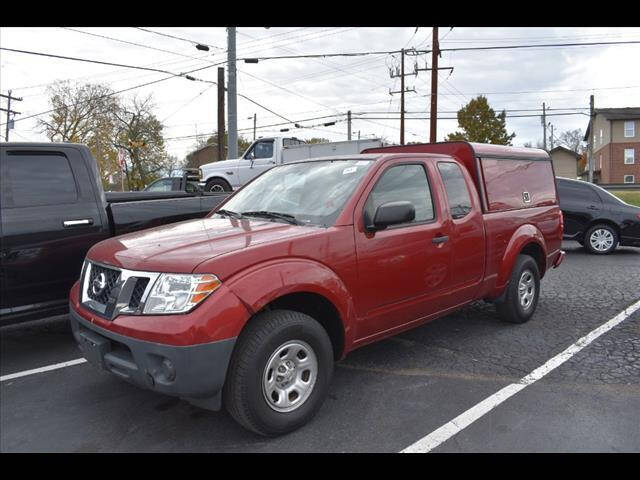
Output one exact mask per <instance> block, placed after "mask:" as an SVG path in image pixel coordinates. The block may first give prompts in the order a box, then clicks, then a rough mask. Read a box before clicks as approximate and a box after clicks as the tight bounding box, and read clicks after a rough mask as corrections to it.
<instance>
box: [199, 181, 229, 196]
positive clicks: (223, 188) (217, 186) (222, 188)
mask: <svg viewBox="0 0 640 480" xmlns="http://www.w3.org/2000/svg"><path fill="white" fill-rule="evenodd" d="M204 191H205V192H214V193H218V192H219V193H222V192H230V191H231V185H229V183H228V182H227V181H226V180H223V179H222V178H212V179H211V180H209V181H208V182H207V183H206V185H205V186H204Z"/></svg>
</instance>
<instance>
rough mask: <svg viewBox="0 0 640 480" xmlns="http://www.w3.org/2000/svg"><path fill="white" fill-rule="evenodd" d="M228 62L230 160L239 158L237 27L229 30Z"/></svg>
mask: <svg viewBox="0 0 640 480" xmlns="http://www.w3.org/2000/svg"><path fill="white" fill-rule="evenodd" d="M227 50H228V51H227V60H228V63H229V86H228V91H227V102H228V116H229V118H228V121H227V123H228V126H229V158H237V157H238V110H237V103H236V102H237V98H236V27H228V28H227Z"/></svg>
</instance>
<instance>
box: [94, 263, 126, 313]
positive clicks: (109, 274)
mask: <svg viewBox="0 0 640 480" xmlns="http://www.w3.org/2000/svg"><path fill="white" fill-rule="evenodd" d="M101 274H104V280H105V283H106V285H105V287H104V288H103V289H102V290H99V287H98V285H94V281H96V279H98V277H100V276H101ZM119 278H120V271H119V270H113V269H111V268H106V267H103V266H101V265H96V264H95V263H94V264H92V265H91V272H90V274H89V282H87V296H88V297H89V298H90V299H92V300H95V301H96V302H98V303H101V304H103V305H106V304H107V302H108V301H109V297H110V296H111V292H112V291H113V288H114V287H115V286H116V284H117V283H118V279H119ZM94 288H95V290H96V292H94Z"/></svg>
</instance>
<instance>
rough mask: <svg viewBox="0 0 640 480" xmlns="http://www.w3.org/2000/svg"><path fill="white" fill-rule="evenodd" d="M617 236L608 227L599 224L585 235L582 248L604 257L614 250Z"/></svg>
mask: <svg viewBox="0 0 640 480" xmlns="http://www.w3.org/2000/svg"><path fill="white" fill-rule="evenodd" d="M617 245H618V234H617V233H616V231H615V230H614V229H613V228H612V227H610V226H609V225H605V224H600V225H594V226H593V227H591V228H590V229H589V230H588V231H587V234H586V235H585V241H584V246H585V248H586V249H587V250H589V251H590V252H591V253H595V254H597V255H606V254H607V253H611V252H613V251H614V250H615V249H616V246H617Z"/></svg>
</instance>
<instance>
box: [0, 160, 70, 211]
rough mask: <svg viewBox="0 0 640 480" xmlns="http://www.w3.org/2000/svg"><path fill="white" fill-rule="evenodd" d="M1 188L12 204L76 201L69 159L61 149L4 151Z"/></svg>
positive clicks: (49, 203) (34, 204) (33, 204)
mask: <svg viewBox="0 0 640 480" xmlns="http://www.w3.org/2000/svg"><path fill="white" fill-rule="evenodd" d="M4 161H5V165H4V168H3V173H4V174H6V178H4V179H3V182H2V183H3V189H4V188H7V190H8V191H9V195H8V196H9V198H10V199H11V203H12V205H10V206H11V207H14V208H16V207H34V206H39V205H59V204H66V203H75V202H76V201H77V200H78V190H77V187H76V182H75V178H74V176H73V172H72V171H71V165H70V164H69V160H68V159H67V157H66V156H65V155H64V154H62V153H56V152H51V153H29V152H7V156H6V157H5V158H4Z"/></svg>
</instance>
